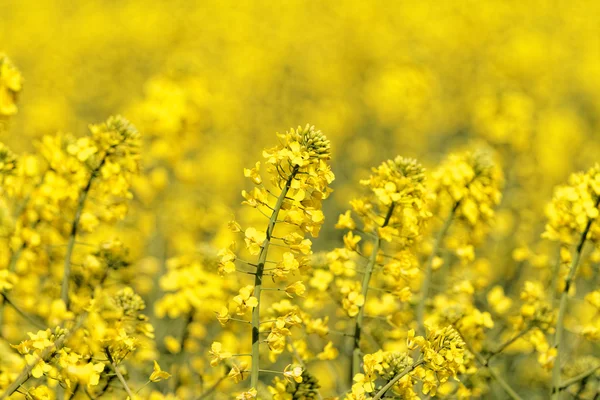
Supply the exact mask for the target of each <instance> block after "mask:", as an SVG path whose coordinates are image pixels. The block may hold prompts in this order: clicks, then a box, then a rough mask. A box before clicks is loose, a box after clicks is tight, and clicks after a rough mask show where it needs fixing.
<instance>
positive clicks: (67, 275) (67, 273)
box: [60, 157, 106, 309]
mask: <svg viewBox="0 0 600 400" xmlns="http://www.w3.org/2000/svg"><path fill="white" fill-rule="evenodd" d="M105 161H106V157H104V158H103V159H102V162H101V163H100V165H99V166H98V167H97V168H96V169H94V170H93V171H92V173H91V175H90V177H89V179H88V181H87V183H86V185H85V187H84V188H83V190H82V191H81V194H80V195H79V199H78V201H77V208H76V209H75V218H73V223H72V224H71V233H70V235H69V241H68V243H67V252H66V254H65V262H64V266H63V280H62V285H61V290H60V298H61V299H62V301H63V302H64V303H65V305H66V307H67V309H69V280H70V279H71V257H72V256H73V249H74V248H75V239H76V238H77V229H78V227H79V220H80V219H81V213H82V212H83V207H84V206H85V201H86V199H87V196H88V194H89V192H90V189H91V188H92V182H93V181H94V178H96V176H97V175H98V172H99V171H100V168H102V166H103V165H104V163H105Z"/></svg>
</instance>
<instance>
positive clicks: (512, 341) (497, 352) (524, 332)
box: [485, 325, 533, 366]
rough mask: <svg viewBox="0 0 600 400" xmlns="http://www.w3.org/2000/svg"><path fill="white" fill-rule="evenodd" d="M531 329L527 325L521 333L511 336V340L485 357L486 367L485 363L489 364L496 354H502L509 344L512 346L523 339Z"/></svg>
mask: <svg viewBox="0 0 600 400" xmlns="http://www.w3.org/2000/svg"><path fill="white" fill-rule="evenodd" d="M531 328H533V325H528V326H527V327H526V328H525V329H523V330H522V331H521V332H519V333H518V334H516V335H515V336H513V337H512V338H511V339H509V340H507V341H506V342H504V343H503V344H502V345H500V347H498V348H497V349H496V351H494V352H493V353H491V354H489V355H488V356H487V358H486V359H485V360H486V366H487V363H489V361H490V360H491V359H492V358H494V357H496V356H497V355H498V354H500V353H502V352H503V351H504V350H505V349H506V348H507V347H508V346H510V345H511V344H513V343H514V342H516V341H517V340H518V339H520V338H521V337H523V336H524V335H525V334H526V333H527V332H529V331H530V330H531Z"/></svg>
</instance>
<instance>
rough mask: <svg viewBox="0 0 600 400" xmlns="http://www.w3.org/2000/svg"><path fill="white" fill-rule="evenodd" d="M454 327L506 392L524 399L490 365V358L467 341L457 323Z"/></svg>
mask: <svg viewBox="0 0 600 400" xmlns="http://www.w3.org/2000/svg"><path fill="white" fill-rule="evenodd" d="M453 327H454V329H455V330H456V332H458V334H459V335H460V337H461V338H462V340H463V342H464V343H465V347H466V348H467V350H469V352H471V354H473V355H474V356H475V359H476V360H477V362H478V363H479V364H481V366H482V367H484V368H487V370H488V371H489V372H490V375H491V376H492V378H493V379H494V380H495V381H496V382H498V384H499V385H500V386H502V389H504V391H505V392H506V394H507V395H508V396H509V397H510V398H511V399H513V400H523V398H522V397H521V396H519V394H518V393H517V392H515V390H514V389H513V388H512V387H511V386H510V385H509V384H508V382H506V381H505V380H504V379H503V378H502V377H501V376H500V374H498V373H497V372H496V371H494V370H493V369H492V368H491V367H490V365H489V360H488V359H486V358H484V357H483V356H482V355H481V354H479V353H478V352H476V351H475V350H474V349H473V348H472V347H471V346H470V345H469V343H467V341H466V340H465V337H464V336H463V334H462V333H461V332H460V331H459V330H458V328H457V327H456V325H453Z"/></svg>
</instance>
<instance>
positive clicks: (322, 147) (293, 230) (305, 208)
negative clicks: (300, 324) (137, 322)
mask: <svg viewBox="0 0 600 400" xmlns="http://www.w3.org/2000/svg"><path fill="white" fill-rule="evenodd" d="M277 136H278V137H279V139H280V144H279V145H278V146H276V147H273V148H271V149H267V150H264V151H263V157H264V158H265V164H266V170H267V174H268V175H269V178H270V179H266V180H265V179H263V177H262V176H261V172H260V167H261V164H260V162H258V163H256V164H255V166H254V167H253V168H250V169H245V170H244V175H245V176H246V177H247V178H249V179H250V180H251V181H252V183H253V184H254V185H256V187H255V188H254V189H253V190H252V191H250V192H247V191H243V192H242V195H243V197H244V199H245V201H244V202H243V204H246V205H249V206H250V207H253V208H257V209H258V210H260V211H261V213H262V214H263V215H266V216H268V218H269V221H268V223H267V226H266V229H265V228H256V227H252V226H251V227H247V228H246V229H245V230H242V228H241V227H239V226H238V227H236V229H235V231H236V232H239V233H243V235H244V242H245V244H246V250H247V251H248V253H249V254H250V255H253V256H257V257H258V259H257V261H256V262H255V263H250V264H249V266H252V267H254V268H256V270H255V271H254V272H251V273H252V274H253V275H254V285H253V286H252V285H248V286H245V287H243V288H242V289H240V294H239V295H238V296H236V297H235V298H234V299H233V301H232V302H233V303H234V304H235V306H236V312H237V314H238V315H241V316H242V317H243V316H244V315H246V313H247V310H249V309H251V310H252V317H251V325H252V365H251V370H250V387H251V388H256V387H257V384H258V380H259V371H260V344H261V340H260V338H259V329H260V327H261V321H260V311H261V293H262V292H263V291H265V290H274V291H276V292H280V293H282V295H284V296H285V295H286V294H287V295H289V294H290V293H294V294H298V295H300V294H302V292H303V290H304V289H303V286H302V284H301V283H298V282H296V283H294V284H285V285H284V286H283V287H270V288H269V287H265V284H264V282H263V278H264V277H265V276H266V275H270V276H271V277H272V278H273V282H274V283H278V282H279V281H282V280H286V279H287V278H288V276H289V275H291V274H294V273H296V272H297V271H298V270H299V269H300V268H301V267H302V266H303V265H305V264H306V259H305V257H306V256H308V255H310V254H311V253H312V251H311V242H310V240H309V239H306V238H305V235H306V234H310V235H311V236H313V237H316V236H318V234H319V230H320V228H321V225H322V224H323V221H324V216H323V212H322V210H321V203H322V200H323V199H325V198H327V197H328V196H329V194H330V192H331V189H330V188H329V184H330V183H331V182H332V181H333V179H334V175H333V173H332V172H331V168H330V166H329V165H328V163H327V161H329V159H330V158H331V153H330V143H329V140H327V138H326V137H325V135H323V133H321V131H317V130H315V128H314V127H313V126H311V125H306V126H305V127H304V128H302V127H298V128H297V129H291V130H290V131H288V132H286V133H284V134H277ZM264 182H270V183H271V187H269V188H267V187H265V186H264V185H265V183H264ZM280 225H284V229H285V231H283V230H282V232H283V234H282V235H275V234H274V233H275V230H276V228H277V227H278V226H280ZM273 241H278V242H277V243H276V244H277V246H278V247H284V248H287V250H286V251H284V252H283V254H281V255H280V256H279V259H277V260H275V259H269V247H270V245H271V243H272V242H273ZM220 255H221V262H220V265H219V271H220V272H221V273H222V274H225V273H228V272H232V271H233V270H235V268H234V265H233V263H235V262H236V261H237V262H242V261H241V260H240V259H238V258H237V257H236V256H235V255H234V254H232V252H231V251H228V250H223V251H221V252H220ZM266 263H270V264H269V265H273V268H272V269H269V271H272V272H266V271H265V264H266ZM290 288H292V289H290ZM296 324H297V321H295V320H294V319H286V318H279V319H278V320H277V323H272V324H269V325H263V326H262V327H263V328H265V327H266V328H267V329H270V331H267V332H268V339H267V342H268V344H269V350H270V352H271V355H272V356H276V355H279V354H280V353H282V352H283V350H284V348H285V337H286V336H289V334H288V333H289V332H290V331H289V329H290V328H291V327H292V326H293V325H296ZM282 340H283V341H282ZM287 373H288V374H289V371H288V372H287ZM294 379H296V382H297V383H299V382H301V380H302V378H301V376H300V375H298V376H296V375H294Z"/></svg>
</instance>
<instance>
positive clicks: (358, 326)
mask: <svg viewBox="0 0 600 400" xmlns="http://www.w3.org/2000/svg"><path fill="white" fill-rule="evenodd" d="M393 213H394V203H392V204H391V205H390V208H389V209H388V211H387V214H386V216H385V220H384V221H383V225H381V227H382V228H385V227H386V226H387V224H388V223H389V222H390V219H391V218H392V214H393ZM380 247H381V238H380V237H379V235H377V236H376V238H375V240H374V242H373V249H372V250H371V256H370V257H369V261H368V262H367V266H366V267H365V273H364V275H363V281H362V293H361V294H362V297H363V299H364V303H363V305H362V306H361V307H359V309H358V314H357V316H356V323H355V325H354V348H353V350H352V365H351V370H350V373H351V376H350V380H351V381H352V379H353V378H354V376H355V375H356V374H358V373H359V372H360V334H361V331H362V327H363V322H364V319H365V305H366V304H367V295H368V294H369V282H370V280H371V275H372V274H373V267H374V266H375V263H376V262H377V253H379V248H380Z"/></svg>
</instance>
